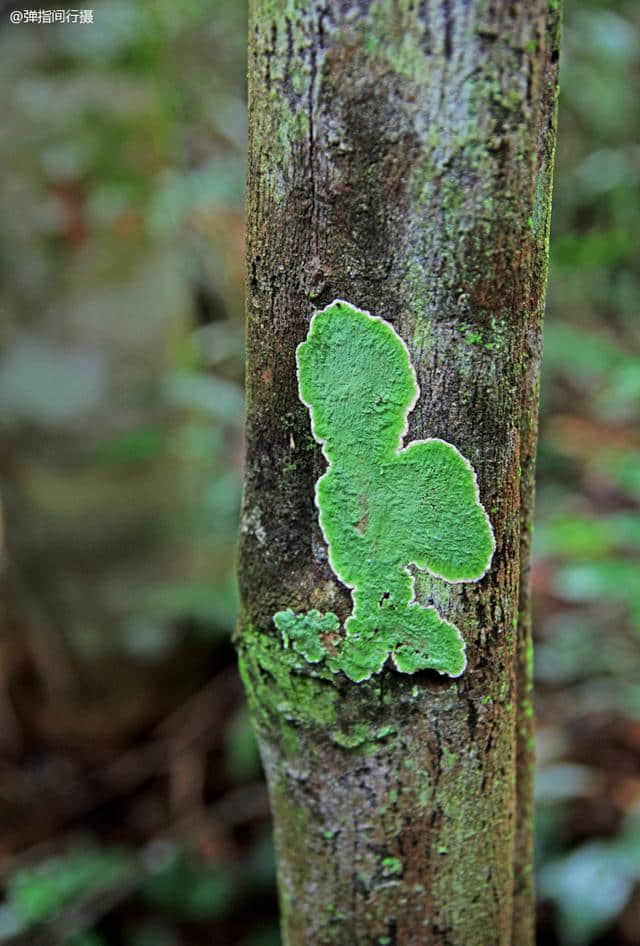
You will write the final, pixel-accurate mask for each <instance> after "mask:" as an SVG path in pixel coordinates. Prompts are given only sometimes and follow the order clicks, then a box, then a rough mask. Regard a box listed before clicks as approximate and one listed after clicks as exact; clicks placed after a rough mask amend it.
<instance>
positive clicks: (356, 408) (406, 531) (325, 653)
mask: <svg viewBox="0 0 640 946" xmlns="http://www.w3.org/2000/svg"><path fill="white" fill-rule="evenodd" d="M296 360H297V366H298V387H299V393H300V399H301V400H302V402H303V403H304V404H305V405H306V407H307V408H308V409H309V412H310V415H311V430H312V433H313V436H314V437H315V439H316V440H317V441H318V443H320V444H321V446H322V451H323V454H324V456H325V458H326V460H327V464H328V466H327V470H326V472H325V473H324V474H323V475H322V476H321V477H320V478H319V480H318V481H317V483H316V495H315V498H316V506H317V508H318V514H319V522H320V527H321V529H322V533H323V535H324V538H325V540H326V543H327V547H328V553H329V554H328V557H329V563H330V565H331V568H332V569H333V571H334V573H335V574H336V576H337V577H338V579H339V580H340V581H341V582H342V583H343V584H344V585H346V586H347V587H348V588H349V589H350V590H351V597H352V600H353V610H352V613H351V615H350V616H349V617H348V618H347V620H346V621H345V624H344V636H343V638H342V641H341V644H340V645H339V646H338V647H337V648H336V647H335V646H333V645H332V647H331V649H330V650H328V649H327V648H326V647H325V645H324V643H323V635H327V634H328V633H331V635H332V641H333V642H335V632H336V631H337V630H338V628H339V621H338V618H337V617H336V615H335V614H333V613H332V612H329V613H327V614H324V615H322V614H320V613H319V612H317V611H309V612H306V613H303V614H294V612H293V611H292V610H290V609H287V610H283V611H279V612H278V613H277V614H275V615H274V623H275V625H276V627H277V628H278V630H279V631H280V632H281V634H282V635H283V641H284V644H285V646H289V644H291V646H293V647H294V649H295V650H296V651H297V652H298V653H300V654H301V655H302V656H304V657H305V659H306V660H308V661H309V662H312V663H318V662H320V661H322V660H325V661H326V664H327V665H328V667H329V669H330V670H332V671H333V672H336V673H337V672H339V671H342V672H343V673H345V674H346V676H347V677H349V678H350V679H351V680H353V681H355V682H360V681H362V680H366V679H368V678H369V677H371V676H372V675H373V674H375V673H378V672H379V671H380V670H381V669H382V667H383V665H384V664H385V662H386V661H387V659H388V658H389V657H390V658H391V660H392V662H393V664H394V666H395V668H396V669H397V670H399V671H401V672H402V673H414V672H415V671H417V670H425V669H433V670H437V671H438V672H439V673H443V674H447V675H449V676H452V677H456V676H459V675H460V674H461V673H462V672H463V671H464V669H465V666H466V656H465V646H464V641H463V638H462V635H461V633H460V631H459V629H458V628H457V627H456V625H455V624H452V623H451V622H450V621H447V620H445V619H444V618H443V617H442V616H441V615H440V614H438V612H437V610H436V609H435V608H434V607H423V606H421V605H420V604H418V603H417V602H416V601H415V594H414V579H413V576H412V574H411V572H410V570H409V566H410V565H413V566H416V567H417V568H418V569H423V570H425V571H426V572H428V573H430V574H431V575H433V576H435V577H437V578H441V579H444V580H445V581H447V582H467V581H478V580H479V579H481V578H482V577H483V576H484V575H485V574H486V572H487V570H488V568H489V566H490V564H491V558H492V555H493V552H494V548H495V542H494V537H493V530H492V528H491V524H490V522H489V519H488V516H487V514H486V512H485V510H484V508H483V506H482V504H481V502H480V497H479V493H478V486H477V481H476V477H475V473H474V471H473V468H472V466H471V464H470V463H469V461H468V460H466V459H465V458H464V457H463V456H462V454H461V453H460V452H459V451H458V450H457V449H456V447H454V446H453V445H452V444H450V443H447V442H446V441H444V440H440V439H437V438H432V439H428V440H415V441H413V442H411V443H409V444H407V445H406V446H403V438H404V436H405V434H406V431H407V420H408V416H409V413H410V412H411V410H412V409H413V408H414V407H415V404H416V402H417V400H418V397H419V393H420V392H419V388H418V384H417V381H416V376H415V371H414V369H413V366H412V364H411V359H410V357H409V352H408V350H407V347H406V345H405V343H404V341H403V340H402V339H401V338H400V336H399V335H398V334H397V333H396V331H395V330H394V328H393V327H392V326H391V325H390V324H389V323H388V322H386V321H384V320H383V319H381V318H378V317H376V316H372V315H370V314H369V313H367V312H364V311H363V310H361V309H357V308H356V307H354V306H352V305H351V304H350V303H348V302H344V301H342V300H335V301H334V302H332V303H331V304H330V305H328V306H327V307H326V308H325V309H322V310H321V311H319V312H316V313H315V315H314V316H313V318H312V320H311V324H310V327H309V332H308V335H307V339H306V341H304V342H302V343H301V344H300V345H299V346H298V348H297V351H296ZM325 639H326V638H325Z"/></svg>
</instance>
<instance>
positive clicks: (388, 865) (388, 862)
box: [382, 857, 404, 877]
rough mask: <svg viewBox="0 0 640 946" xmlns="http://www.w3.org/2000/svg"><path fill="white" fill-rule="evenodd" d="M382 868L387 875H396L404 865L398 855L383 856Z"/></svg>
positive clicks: (399, 873) (398, 874)
mask: <svg viewBox="0 0 640 946" xmlns="http://www.w3.org/2000/svg"><path fill="white" fill-rule="evenodd" d="M382 868H383V871H384V873H385V875H386V876H387V877H393V876H395V877H398V876H400V875H401V874H402V873H403V871H404V867H403V864H402V861H401V860H400V858H399V857H385V858H383V860H382Z"/></svg>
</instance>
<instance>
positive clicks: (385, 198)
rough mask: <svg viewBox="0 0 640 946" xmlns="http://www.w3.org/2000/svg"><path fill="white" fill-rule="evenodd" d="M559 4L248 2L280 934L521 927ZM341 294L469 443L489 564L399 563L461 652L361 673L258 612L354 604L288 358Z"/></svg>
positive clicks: (253, 414)
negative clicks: (452, 673)
mask: <svg viewBox="0 0 640 946" xmlns="http://www.w3.org/2000/svg"><path fill="white" fill-rule="evenodd" d="M558 22H559V13H558V9H557V2H556V0H512V2H506V0H494V2H492V3H490V2H482V0H472V2H469V0H423V2H420V3H417V2H411V0H340V2H338V0H336V2H331V3H324V2H321V0H253V3H252V10H251V23H250V64H249V69H250V74H249V82H250V87H249V91H250V154H249V208H248V236H249V249H248V253H249V284H248V289H249V298H248V351H247V359H248V364H247V398H248V416H247V472H246V484H245V508H244V514H243V534H242V549H241V567H240V583H241V594H242V601H243V612H242V619H241V622H240V628H239V631H238V636H237V644H238V648H239V654H240V665H241V670H242V673H243V678H244V680H245V684H246V687H247V692H248V696H249V701H250V705H251V709H252V713H253V717H254V720H255V723H256V726H257V729H258V733H259V738H260V744H261V750H262V756H263V760H264V764H265V769H266V773H267V778H268V782H269V790H270V796H271V803H272V809H273V815H274V823H275V836H276V846H277V856H278V873H279V884H280V893H281V904H282V923H283V931H284V939H285V943H287V944H288V946H300V944H313V946H323V944H329V943H332V944H345V946H347V944H349V946H351V944H356V946H359V944H363V946H365V944H366V946H368V944H378V943H379V944H396V946H409V944H416V946H418V944H419V946H431V944H434V946H435V944H441V946H444V944H450V946H471V944H475V943H480V942H481V943H482V944H483V946H490V944H501V946H507V944H510V943H513V944H515V946H527V944H528V943H530V942H531V939H532V902H531V830H532V827H531V799H530V787H531V764H532V760H531V710H530V703H529V702H528V700H529V695H530V694H529V691H530V666H529V663H530V661H529V653H530V626H529V618H528V597H527V567H528V554H529V528H530V518H531V503H532V483H533V471H534V456H535V439H536V406H537V385H538V361H539V352H540V333H541V322H542V311H543V305H544V290H545V281H546V259H547V239H548V226H549V208H550V192H551V168H552V156H553V143H554V116H555V95H556V84H557V79H556V75H557V59H558ZM336 297H340V298H343V299H347V300H348V301H349V302H351V303H353V304H354V305H355V306H357V307H359V308H362V309H367V310H369V311H370V312H372V313H373V314H375V315H378V316H382V317H383V318H384V319H386V320H387V321H388V322H390V323H391V324H392V325H393V326H394V328H395V330H396V331H397V333H398V334H399V335H400V336H401V337H402V338H403V339H404V340H405V342H406V343H407V346H408V349H409V352H410V355H411V359H412V361H413V364H414V366H415V368H416V373H417V376H418V381H419V384H420V388H421V392H422V394H421V397H420V399H419V401H418V404H417V405H416V407H415V409H414V410H413V412H412V413H411V414H410V416H409V431H408V435H407V440H410V439H415V438H427V437H440V438H442V439H444V440H447V441H449V442H450V443H452V444H454V445H455V446H456V447H458V449H459V450H460V451H461V452H462V453H463V454H464V456H466V457H467V458H468V459H469V460H470V461H471V463H472V465H473V466H474V468H475V470H476V471H477V475H478V485H479V489H480V496H481V499H482V502H483V505H484V507H485V509H486V510H487V512H488V513H489V516H490V519H491V521H492V524H493V528H494V532H495V537H496V552H495V555H494V558H493V564H492V567H491V570H490V571H489V573H488V574H487V575H486V577H485V578H484V579H482V581H480V582H478V583H476V584H448V583H446V582H444V581H443V580H441V579H436V578H429V577H426V576H425V575H424V574H420V575H419V576H418V578H417V582H416V590H417V595H418V600H419V601H421V602H422V603H434V604H435V605H436V606H437V608H438V610H439V612H440V613H441V614H442V615H443V616H444V617H446V618H448V619H449V620H450V621H452V622H453V623H455V624H456V625H457V626H458V627H459V628H460V629H461V630H462V633H463V635H464V637H465V640H466V642H467V660H468V665H467V669H466V671H465V673H464V674H463V675H462V676H461V677H459V678H458V679H455V680H453V679H450V678H448V677H446V676H439V675H438V674H436V673H434V672H431V671H421V672H418V673H415V674H413V675H406V674H401V673H398V672H397V671H395V670H394V669H393V668H392V667H390V666H386V667H385V669H384V670H383V671H382V672H381V673H380V674H378V675H376V676H374V677H372V678H371V679H370V680H367V681H365V682H362V683H353V682H352V681H350V680H348V679H347V678H346V677H344V676H343V675H342V674H332V673H330V672H329V671H324V670H322V669H319V666H318V665H316V664H306V665H305V664H304V662H297V663H296V662H292V655H291V652H290V651H287V650H285V649H284V648H283V646H282V643H281V640H280V636H279V634H278V632H277V631H276V629H275V627H274V625H273V621H272V618H273V615H274V614H275V613H276V612H277V611H280V610H282V609H283V608H292V609H293V610H294V611H308V610H310V609H311V608H317V609H318V610H319V611H334V612H336V613H337V614H338V615H339V617H340V618H341V619H344V618H345V617H346V616H347V615H348V613H349V611H350V608H351V601H350V597H349V594H348V590H347V589H346V588H345V587H344V586H343V585H342V584H341V583H340V582H339V581H338V579H337V578H336V576H335V574H334V573H333V572H332V570H331V568H330V567H329V564H328V561H327V549H326V545H325V543H324V540H323V537H322V534H321V532H320V529H319V525H318V520H317V510H316V509H315V506H314V484H315V481H316V480H317V478H318V477H319V476H320V475H321V473H322V472H323V470H324V468H325V461H324V459H323V457H322V455H321V452H320V448H319V447H318V446H317V444H316V443H315V442H314V441H313V439H312V436H311V432H310V427H309V415H308V411H307V409H306V408H305V406H304V405H303V404H302V403H301V402H300V400H299V398H298V391H297V379H296V370H295V368H296V366H295V348H296V345H297V344H298V343H299V342H301V341H302V340H303V339H304V338H305V336H306V333H307V329H308V324H309V319H310V317H311V315H312V313H313V311H314V310H315V309H320V308H322V307H324V306H325V305H326V304H327V303H329V302H331V301H332V300H333V299H334V298H336Z"/></svg>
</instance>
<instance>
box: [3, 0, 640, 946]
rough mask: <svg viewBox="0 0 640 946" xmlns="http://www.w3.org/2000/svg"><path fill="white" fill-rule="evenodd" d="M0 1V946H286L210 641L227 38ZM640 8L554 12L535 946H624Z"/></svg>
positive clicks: (152, 13) (225, 12) (228, 24)
mask: <svg viewBox="0 0 640 946" xmlns="http://www.w3.org/2000/svg"><path fill="white" fill-rule="evenodd" d="M0 6H1V7H2V18H3V19H2V24H1V26H0V73H1V75H0V78H1V81H0V108H1V111H2V115H3V120H4V134H3V136H2V138H1V139H0V155H1V159H2V166H3V176H2V184H1V189H0V215H1V218H2V220H3V229H2V233H1V235H0V267H1V271H2V285H1V287H0V305H1V307H2V319H1V322H0V437H1V444H2V446H1V447H0V484H1V495H2V504H3V509H4V520H5V533H6V549H5V554H4V560H3V573H2V590H1V593H0V594H1V597H0V601H1V604H2V629H3V634H2V637H1V638H0V873H1V878H2V882H3V884H4V900H3V902H2V905H0V944H18V943H22V944H34V946H35V944H39V943H42V944H46V946H50V944H61V946H62V944H64V946H198V944H199V943H202V944H208V946H210V944H212V943H216V944H221V946H277V944H278V943H279V936H278V931H277V919H276V904H275V887H274V868H273V854H272V849H271V841H270V832H269V820H268V807H267V800H266V794H265V790H264V787H263V783H262V779H261V772H260V764H259V760H258V757H257V752H256V747H255V743H254V740H253V737H252V734H251V731H250V729H249V725H248V721H247V716H246V712H245V708H244V703H243V699H242V694H241V688H240V686H239V683H238V679H237V676H236V671H235V663H234V656H233V652H232V649H231V646H230V643H229V634H230V630H231V628H232V626H233V622H234V613H235V607H236V598H235V590H234V579H233V563H234V546H235V531H236V523H237V516H238V506H239V493H240V478H241V467H242V409H243V402H242V383H241V382H242V370H243V368H242V323H243V265H244V264H243V189H244V152H245V139H246V128H245V124H246V114H245V102H244V95H245V70H246V63H245V30H246V23H245V13H244V7H243V5H242V4H239V3H237V2H236V0H215V2H211V0H187V2H184V3H181V4H176V3H173V2H171V0H142V2H141V0H108V2H107V0H102V2H98V0H96V2H95V3H94V5H93V10H94V24H93V25H79V24H78V25H66V26H60V27H58V26H56V27H54V26H48V25H28V26H27V25H23V26H12V25H10V23H9V20H8V13H9V10H10V9H11V7H12V5H8V4H4V5H0ZM639 79H640V9H639V8H638V6H637V4H636V3H635V2H633V0H613V2H608V3H607V2H605V0H567V4H566V23H565V32H564V61H563V62H562V71H561V85H562V94H561V113H560V126H559V151H558V161H557V170H556V188H555V201H554V212H553V240H552V269H551V280H550V292H549V305H548V319H547V329H546V348H545V362H544V378H543V388H542V392H543V403H542V407H543V413H542V431H541V433H542V438H541V446H540V456H539V489H538V505H537V527H536V547H535V568H534V581H535V627H536V637H537V652H536V677H537V694H538V714H539V731H538V755H539V773H538V802H539V809H538V847H539V851H538V858H539V870H538V881H539V894H540V911H539V917H540V919H539V937H538V942H539V944H541V946H542V944H544V946H555V944H561V946H594V944H600V946H604V944H607V946H632V944H640V646H639V636H640V581H639V580H638V574H639V571H640V517H639V515H638V511H639V509H640V435H639V429H640V426H639V423H638V421H639V419H640V358H639V356H640V320H639V319H638V312H637V308H638V299H639V298H640V259H639V257H638V252H637V247H638V237H639V230H640V187H639V184H640V150H639V146H638V134H639V132H640V112H639V111H638V109H637V98H638V93H639Z"/></svg>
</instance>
